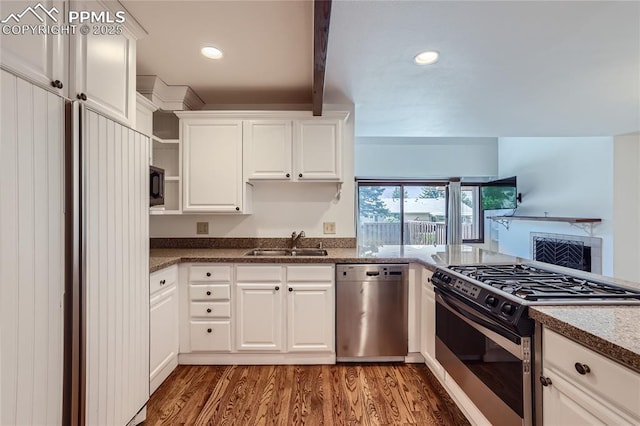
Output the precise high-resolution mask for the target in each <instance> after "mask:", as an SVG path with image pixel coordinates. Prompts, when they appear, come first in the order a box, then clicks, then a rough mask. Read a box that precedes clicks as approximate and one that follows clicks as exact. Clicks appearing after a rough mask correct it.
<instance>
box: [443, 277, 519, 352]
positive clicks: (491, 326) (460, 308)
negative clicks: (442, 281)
mask: <svg viewBox="0 0 640 426" xmlns="http://www.w3.org/2000/svg"><path fill="white" fill-rule="evenodd" d="M434 290H435V293H436V299H437V301H438V302H440V303H442V304H443V305H444V306H445V307H447V308H449V309H450V310H452V311H454V312H456V313H457V314H458V315H461V316H463V317H465V318H466V319H468V320H469V321H471V322H473V323H476V324H478V325H481V326H483V327H485V328H487V329H488V330H491V331H493V332H494V333H496V334H499V335H500V336H502V337H504V338H505V339H508V340H509V341H511V342H513V343H515V344H517V345H519V344H520V343H521V342H522V339H521V338H520V336H517V335H515V334H513V333H510V332H508V331H507V330H505V329H504V328H503V327H501V326H499V325H498V324H495V323H494V322H491V321H488V320H486V319H484V318H481V317H480V316H478V315H477V314H475V313H474V312H472V311H470V310H469V308H467V307H466V305H464V304H463V303H461V302H458V301H457V300H456V299H455V298H454V296H449V295H448V294H446V293H445V292H443V291H442V290H441V289H439V288H438V287H434Z"/></svg>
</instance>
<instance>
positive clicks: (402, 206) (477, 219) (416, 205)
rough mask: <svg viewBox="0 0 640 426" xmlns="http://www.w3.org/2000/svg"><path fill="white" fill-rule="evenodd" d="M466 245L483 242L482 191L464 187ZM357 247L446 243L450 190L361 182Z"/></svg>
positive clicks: (434, 184) (413, 184)
mask: <svg viewBox="0 0 640 426" xmlns="http://www.w3.org/2000/svg"><path fill="white" fill-rule="evenodd" d="M460 207H461V212H462V239H463V242H467V243H471V242H482V241H483V235H482V222H483V221H482V220H481V214H480V191H479V186H477V185H464V184H463V186H462V194H461V206H460ZM357 232H358V244H359V245H361V246H379V245H384V244H394V245H395V244H418V245H421V244H446V242H447V187H446V183H443V182H374V181H360V182H358V231H357Z"/></svg>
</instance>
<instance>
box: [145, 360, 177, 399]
mask: <svg viewBox="0 0 640 426" xmlns="http://www.w3.org/2000/svg"><path fill="white" fill-rule="evenodd" d="M177 366H178V355H175V356H174V357H172V358H170V359H169V360H168V361H167V363H166V364H165V365H164V366H163V367H162V368H161V369H160V370H159V371H158V372H157V373H156V375H155V376H153V377H150V378H149V394H153V393H154V392H155V391H156V389H158V388H159V387H160V385H161V384H162V382H164V381H165V379H166V378H167V377H169V374H171V372H172V371H173V370H175V368H176V367H177Z"/></svg>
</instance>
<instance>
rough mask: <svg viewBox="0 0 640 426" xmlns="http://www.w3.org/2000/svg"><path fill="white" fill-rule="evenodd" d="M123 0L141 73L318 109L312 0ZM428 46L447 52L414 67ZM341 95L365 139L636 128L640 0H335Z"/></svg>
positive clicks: (248, 98)
mask: <svg viewBox="0 0 640 426" xmlns="http://www.w3.org/2000/svg"><path fill="white" fill-rule="evenodd" d="M122 3H123V4H124V5H125V7H126V8H127V9H128V10H129V11H130V12H131V13H132V14H133V16H135V17H136V19H137V20H138V21H139V22H140V23H141V24H142V26H143V27H144V28H145V29H146V30H147V32H148V33H149V36H148V37H146V38H144V39H142V40H140V41H139V43H138V74H149V75H158V76H159V77H160V78H162V79H163V80H164V81H165V82H166V83H167V84H176V85H189V86H191V87H192V88H193V89H194V90H195V91H196V93H198V95H200V97H201V98H202V99H203V100H204V101H205V103H207V104H209V107H211V106H212V105H213V104H257V103H264V104H274V103H310V101H311V83H312V82H311V75H312V60H313V56H312V41H313V40H312V32H313V28H312V27H313V20H312V2H311V1H308V0H293V1H269V0H262V1H195V2H191V1H189V2H187V1H181V2H178V1H133V0H123V1H122ZM208 43H211V44H213V45H215V46H217V47H220V48H221V49H222V50H223V51H224V53H225V57H224V58H223V59H222V60H220V61H211V60H207V59H205V58H204V57H202V56H201V55H200V53H199V49H200V47H201V46H202V45H204V44H208ZM427 49H435V50H438V51H439V52H440V54H441V56H440V60H439V61H438V62H437V63H436V64H434V65H430V66H421V67H420V66H417V65H415V64H414V63H413V62H412V59H413V57H414V56H415V54H417V53H418V52H420V51H423V50H427ZM345 101H346V102H353V103H354V104H355V108H356V115H355V116H356V123H355V125H356V135H357V136H371V137H376V136H396V137H397V136H411V137H447V136H455V137H500V136H602V135H616V134H622V133H628V132H632V131H638V130H640V1H622V2H614V1H608V0H607V1H566V2H565V1H495V2H490V1H482V0H475V1H454V0H448V1H427V0H422V1H397V0H396V1H394V0H383V1H381V0H377V1H376V0H360V1H358V0H334V1H333V7H332V13H331V28H330V31H329V46H328V55H327V71H326V89H325V103H341V102H345Z"/></svg>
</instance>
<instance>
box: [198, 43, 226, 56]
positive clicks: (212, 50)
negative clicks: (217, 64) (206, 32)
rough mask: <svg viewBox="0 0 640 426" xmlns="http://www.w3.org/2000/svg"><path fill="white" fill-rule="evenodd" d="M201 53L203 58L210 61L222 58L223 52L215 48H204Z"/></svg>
mask: <svg viewBox="0 0 640 426" xmlns="http://www.w3.org/2000/svg"><path fill="white" fill-rule="evenodd" d="M200 53H202V55H203V56H206V57H207V58H209V59H220V58H222V51H221V50H220V49H218V48H217V47H213V46H205V47H203V48H202V49H200Z"/></svg>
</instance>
